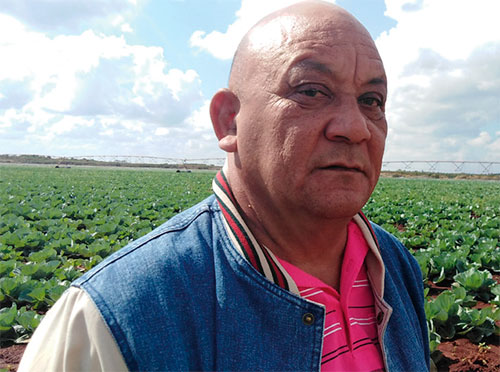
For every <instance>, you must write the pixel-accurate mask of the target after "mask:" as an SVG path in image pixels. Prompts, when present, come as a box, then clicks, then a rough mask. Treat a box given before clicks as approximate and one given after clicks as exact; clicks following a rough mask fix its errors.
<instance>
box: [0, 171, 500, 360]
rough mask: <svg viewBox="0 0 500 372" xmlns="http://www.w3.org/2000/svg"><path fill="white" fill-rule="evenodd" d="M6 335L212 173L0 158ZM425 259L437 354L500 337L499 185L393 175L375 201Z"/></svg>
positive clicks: (30, 322) (372, 214)
mask: <svg viewBox="0 0 500 372" xmlns="http://www.w3.org/2000/svg"><path fill="white" fill-rule="evenodd" d="M0 175H1V177H0V259H1V261H0V305H1V310H0V333H1V337H0V343H2V344H5V343H6V342H12V341H18V342H19V341H21V340H23V339H26V338H29V337H30V335H31V334H32V332H33V330H34V329H35V328H36V326H37V325H38V323H39V322H40V319H41V317H43V314H44V313H45V312H46V311H47V310H48V309H49V308H50V307H51V306H52V305H53V303H54V302H55V301H56V300H57V299H58V298H59V297H60V295H61V294H62V292H63V291H64V290H65V289H66V288H67V287H68V286H69V284H70V283H71V281H73V280H74V279H76V278H77V277H79V276H80V275H81V274H82V273H83V272H85V271H87V270H89V269H90V268H92V267H93V266H95V265H96V264H98V263H99V262H100V261H101V260H102V259H103V258H104V257H106V256H108V255H109V254H111V253H112V252H114V251H116V250H117V249H119V248H121V247H123V246H124V245H126V244H127V243H128V242H130V241H132V240H134V239H136V238H137V237H139V236H142V235H144V234H145V233H147V232H149V231H151V230H152V229H154V228H155V227H157V226H159V225H160V224H162V223H163V222H165V221H166V220H168V219H169V218H170V217H172V216H173V215H175V214H176V213H178V212H180V211H182V210H184V209H186V208H188V207H189V206H191V205H193V204H195V203H196V202H198V201H200V200H202V199H203V198H205V197H206V196H208V195H209V194H210V193H211V186H210V184H211V180H212V177H213V173H189V174H186V173H174V172H169V171H154V170H147V171H143V170H109V169H106V170H103V169H51V168H32V167H0ZM364 211H365V213H366V214H367V216H368V217H369V218H370V219H371V220H372V221H374V222H376V223H378V224H380V225H381V226H382V227H384V228H385V229H386V230H388V231H390V232H391V233H393V234H395V235H396V236H397V237H398V238H399V239H400V240H401V241H402V242H403V244H405V246H406V247H407V248H408V249H409V250H410V251H411V252H412V254H413V255H414V256H415V258H416V259H417V261H418V262H419V264H420V267H421V270H422V274H423V277H424V286H425V291H426V296H427V301H426V315H427V320H428V323H429V328H430V330H431V333H430V334H431V347H432V350H433V351H435V350H436V348H437V345H438V344H439V342H440V341H441V340H450V339H454V338H457V337H468V338H469V339H471V340H472V341H474V342H484V341H485V340H489V339H490V338H491V337H493V336H494V335H495V334H496V335H498V334H499V330H500V329H499V327H498V325H499V323H500V309H499V307H498V306H499V305H500V285H499V284H498V278H499V274H500V245H499V239H500V238H499V231H500V219H499V214H500V184H499V183H498V182H484V181H482V182H480V181H478V182H474V181H441V180H408V179H382V180H381V181H380V182H379V185H378V186H377V188H376V189H375V192H374V193H373V195H372V198H371V199H370V200H369V202H368V203H367V205H366V206H365V208H364Z"/></svg>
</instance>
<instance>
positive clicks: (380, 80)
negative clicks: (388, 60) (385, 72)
mask: <svg viewBox="0 0 500 372" xmlns="http://www.w3.org/2000/svg"><path fill="white" fill-rule="evenodd" d="M368 84H369V85H387V81H386V80H385V78H383V77H376V78H373V79H371V80H370V81H369V82H368Z"/></svg>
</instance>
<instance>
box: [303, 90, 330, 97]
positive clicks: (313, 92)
mask: <svg viewBox="0 0 500 372" xmlns="http://www.w3.org/2000/svg"><path fill="white" fill-rule="evenodd" d="M299 93H301V94H304V95H306V96H308V97H316V96H317V95H318V94H322V95H324V96H326V94H325V93H323V92H322V91H320V90H319V89H314V88H309V89H303V90H299Z"/></svg>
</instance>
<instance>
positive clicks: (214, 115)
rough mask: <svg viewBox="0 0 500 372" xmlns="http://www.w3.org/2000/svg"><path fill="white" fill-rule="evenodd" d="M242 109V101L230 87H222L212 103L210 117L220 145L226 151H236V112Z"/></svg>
mask: <svg viewBox="0 0 500 372" xmlns="http://www.w3.org/2000/svg"><path fill="white" fill-rule="evenodd" d="M239 110H240V101H239V99H238V97H236V95H235V94H234V93H233V92H231V91H230V90H229V89H221V90H219V91H218V92H217V93H215V95H214V96H213V98H212V102H211V103H210V118H211V119H212V125H213V127H214V131H215V135H216V136H217V138H218V139H219V147H220V148H221V149H222V150H224V151H226V152H236V150H237V147H238V146H237V141H236V120H235V117H236V114H238V111H239Z"/></svg>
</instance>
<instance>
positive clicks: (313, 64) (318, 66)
mask: <svg viewBox="0 0 500 372" xmlns="http://www.w3.org/2000/svg"><path fill="white" fill-rule="evenodd" d="M297 68H305V69H309V70H316V71H319V72H322V73H326V74H330V75H333V72H332V70H330V69H329V68H328V66H326V65H325V64H323V63H321V62H317V61H313V60H310V59H304V60H302V61H299V62H297V63H296V64H295V65H294V66H293V67H292V68H291V70H292V71H293V70H295V69H297Z"/></svg>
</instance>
